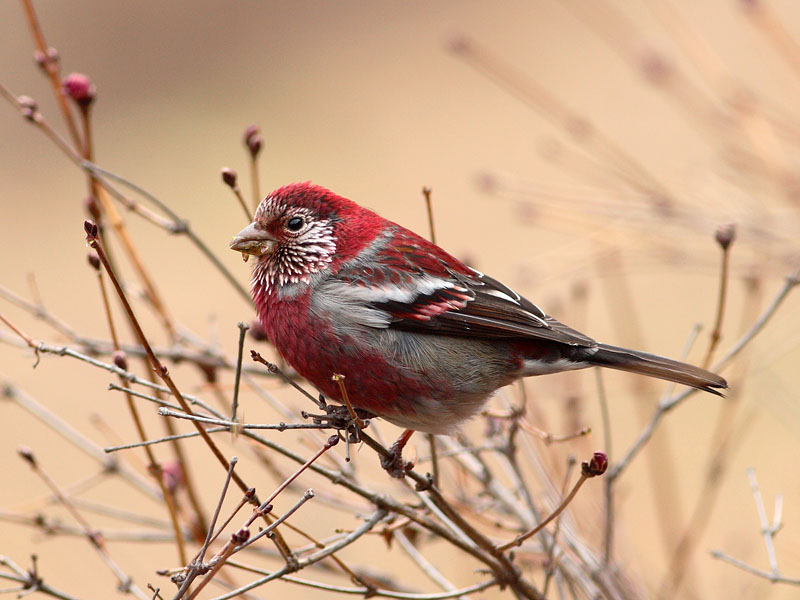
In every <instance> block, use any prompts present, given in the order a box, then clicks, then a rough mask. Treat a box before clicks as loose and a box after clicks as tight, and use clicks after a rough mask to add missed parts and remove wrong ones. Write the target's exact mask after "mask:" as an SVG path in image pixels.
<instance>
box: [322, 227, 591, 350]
mask: <svg viewBox="0 0 800 600" xmlns="http://www.w3.org/2000/svg"><path fill="white" fill-rule="evenodd" d="M373 258H374V259H373V260H370V261H369V264H368V265H365V264H364V263H363V262H359V263H354V264H352V265H350V266H348V267H345V268H343V269H342V270H341V271H339V273H337V275H336V279H337V280H338V281H339V282H340V283H346V284H347V285H346V288H347V290H348V292H347V293H348V294H349V295H352V296H353V299H355V298H357V299H358V300H359V301H360V302H362V303H366V304H368V305H369V307H370V308H372V309H374V310H377V311H380V313H382V314H384V315H388V318H387V319H385V320H383V321H382V324H381V326H384V327H386V326H388V327H392V328H396V329H403V330H406V331H416V332H421V333H439V334H443V335H452V336H465V337H471V338H484V339H508V340H511V339H542V340H552V341H555V342H561V343H564V344H570V345H576V346H589V347H591V346H595V345H596V342H595V341H594V340H593V339H591V338H590V337H588V336H586V335H584V334H582V333H580V332H579V331H576V330H574V329H571V328H570V327H567V326H566V325H564V324H562V323H559V322H558V321H556V320H555V319H553V318H552V317H549V316H548V315H546V314H545V313H544V311H542V310H541V309H540V308H539V307H538V306H536V305H535V304H533V303H532V302H530V301H529V300H527V299H525V298H523V297H522V296H520V295H519V294H517V293H516V292H515V291H514V290H512V289H511V288H509V287H507V286H505V285H503V284H502V283H500V282H499V281H497V280H495V279H493V278H491V277H489V276H487V275H484V274H483V273H480V272H478V271H476V270H474V269H471V268H470V267H468V266H466V265H465V264H464V263H462V262H461V261H459V260H457V259H455V258H453V257H452V256H450V255H449V254H447V253H446V252H444V250H442V249H441V248H439V247H438V246H435V245H434V244H431V243H430V242H428V241H427V240H425V239H423V238H421V237H419V236H417V235H416V234H414V233H412V232H410V231H408V230H403V229H402V228H400V230H399V231H396V232H394V235H392V236H391V237H390V238H389V240H388V241H386V242H385V243H383V244H381V245H380V246H379V247H378V248H377V249H376V250H375V255H374V257H373ZM375 265H379V266H375ZM340 289H341V288H340Z"/></svg>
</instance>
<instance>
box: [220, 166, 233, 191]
mask: <svg viewBox="0 0 800 600" xmlns="http://www.w3.org/2000/svg"><path fill="white" fill-rule="evenodd" d="M222 181H223V182H224V183H225V185H227V186H228V187H236V171H234V170H233V169H229V168H228V167H224V168H223V169H222Z"/></svg>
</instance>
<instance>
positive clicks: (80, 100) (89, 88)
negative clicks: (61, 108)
mask: <svg viewBox="0 0 800 600" xmlns="http://www.w3.org/2000/svg"><path fill="white" fill-rule="evenodd" d="M61 87H62V88H63V89H64V93H65V94H66V95H67V96H69V97H70V98H72V100H74V101H75V102H76V103H77V104H78V106H81V107H87V106H89V105H90V104H91V103H92V102H94V99H95V96H97V88H95V86H94V84H93V83H92V81H91V79H89V78H88V77H87V76H86V75H83V74H82V73H70V74H69V75H67V76H66V77H65V78H64V79H63V80H62V81H61Z"/></svg>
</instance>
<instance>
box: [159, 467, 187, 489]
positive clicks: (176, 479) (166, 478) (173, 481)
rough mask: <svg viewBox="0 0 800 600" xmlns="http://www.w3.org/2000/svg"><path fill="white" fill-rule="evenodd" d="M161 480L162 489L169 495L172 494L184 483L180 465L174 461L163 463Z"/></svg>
mask: <svg viewBox="0 0 800 600" xmlns="http://www.w3.org/2000/svg"><path fill="white" fill-rule="evenodd" d="M161 479H162V481H163V482H164V487H166V488H167V490H168V491H169V492H170V493H171V494H174V493H175V492H176V491H177V490H178V488H179V487H180V486H182V485H183V484H184V481H185V479H184V477H183V468H182V467H181V463H179V462H178V461H176V460H171V461H168V462H165V463H164V464H163V465H162V467H161Z"/></svg>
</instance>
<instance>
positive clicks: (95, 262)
mask: <svg viewBox="0 0 800 600" xmlns="http://www.w3.org/2000/svg"><path fill="white" fill-rule="evenodd" d="M86 260H87V261H89V266H90V267H92V268H93V269H94V270H95V271H99V270H100V259H99V258H97V254H95V253H94V252H90V253H89V254H87V255H86Z"/></svg>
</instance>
